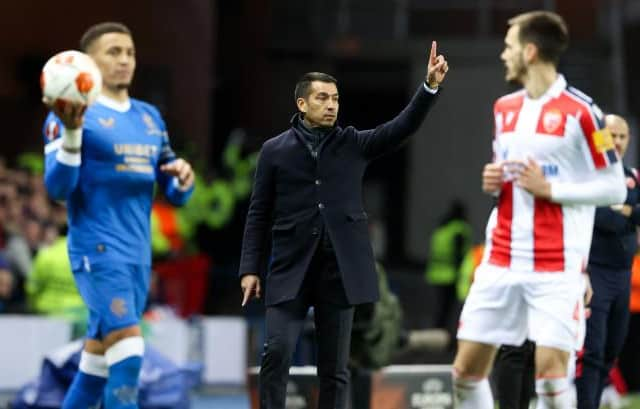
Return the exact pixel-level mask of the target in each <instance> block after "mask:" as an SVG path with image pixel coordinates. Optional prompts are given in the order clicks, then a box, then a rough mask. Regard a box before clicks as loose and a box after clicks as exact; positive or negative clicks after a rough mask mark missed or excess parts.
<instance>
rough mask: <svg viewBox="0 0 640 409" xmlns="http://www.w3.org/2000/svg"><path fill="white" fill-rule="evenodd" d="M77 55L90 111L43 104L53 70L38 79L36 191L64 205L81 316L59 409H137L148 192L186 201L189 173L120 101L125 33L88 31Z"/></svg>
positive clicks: (75, 101)
mask: <svg viewBox="0 0 640 409" xmlns="http://www.w3.org/2000/svg"><path fill="white" fill-rule="evenodd" d="M80 48H81V50H82V52H84V53H86V54H88V55H89V56H90V57H91V58H92V59H93V61H95V64H96V65H97V67H98V69H99V71H100V74H101V77H102V80H101V82H102V90H101V92H100V94H99V95H98V96H97V98H96V101H95V103H93V104H91V105H88V104H90V103H91V98H90V97H87V98H86V99H84V100H83V99H82V98H78V94H74V95H71V96H68V95H67V96H65V95H60V96H57V95H58V94H56V96H54V97H52V95H51V93H50V87H51V86H52V85H51V84H52V81H53V82H55V81H56V80H58V81H59V80H60V78H56V76H55V74H56V72H59V71H56V70H53V71H52V72H48V70H47V69H46V68H45V69H44V70H43V80H42V81H43V91H44V94H45V95H44V98H43V99H44V102H45V104H47V106H49V108H50V109H51V110H52V112H51V113H50V114H49V116H48V117H47V119H46V121H45V124H44V129H43V131H44V139H45V154H46V159H45V185H46V187H47V190H48V192H49V195H50V196H51V197H53V198H54V199H58V200H65V201H66V202H67V207H68V220H69V258H70V260H71V266H72V269H73V274H74V278H75V281H76V285H77V287H78V290H79V292H80V294H81V295H82V298H83V300H84V302H85V303H86V305H87V307H88V309H89V323H88V330H87V338H86V341H85V344H84V350H83V352H82V355H81V358H80V367H79V371H78V373H77V375H76V377H75V379H74V381H73V383H72V385H71V387H70V389H69V391H68V392H67V395H66V397H65V400H64V403H63V406H62V407H63V408H64V409H71V408H87V407H97V406H98V403H99V402H100V401H101V399H102V397H103V396H104V402H103V405H102V406H103V407H104V408H106V409H125V408H126V409H130V408H137V407H138V404H137V385H138V376H139V373H140V368H141V364H142V356H143V354H144V341H143V339H142V336H141V331H140V326H139V321H140V316H141V314H142V310H143V308H144V305H145V302H146V297H147V292H148V288H149V279H150V272H151V245H150V211H151V201H152V198H153V192H154V185H155V184H156V183H157V184H158V185H159V188H160V190H161V191H162V192H163V193H164V195H165V196H166V197H167V199H168V200H169V201H170V202H171V203H173V204H174V205H178V206H179V205H182V204H184V203H185V202H186V201H187V200H188V199H189V197H190V196H191V193H192V192H193V182H194V173H193V170H192V168H191V165H190V164H189V163H188V162H186V161H185V160H183V159H179V158H177V157H176V155H175V154H174V152H173V150H172V149H171V146H170V144H169V137H168V134H167V130H166V126H165V123H164V121H163V119H162V117H161V116H160V113H159V112H158V110H157V109H156V108H155V107H154V106H152V105H150V104H147V103H145V102H142V101H139V100H136V99H133V98H130V97H129V85H130V84H131V81H132V78H133V74H134V70H135V66H136V58H135V48H134V44H133V39H132V36H131V32H130V31H129V29H128V28H127V27H126V26H124V25H123V24H120V23H111V22H106V23H100V24H97V25H94V26H92V27H90V28H89V29H88V30H87V31H86V32H85V34H84V35H83V36H82V39H81V41H80ZM63 54H64V55H67V54H65V53H63ZM54 58H55V57H54ZM79 58H81V57H79ZM65 61H66V62H69V64H71V65H74V64H75V63H74V61H73V59H71V60H68V61H67V60H65V59H61V60H58V63H62V64H63V63H65ZM52 73H53V74H52ZM50 74H51V75H50ZM85 80H86V78H85ZM68 85H69V87H71V88H70V89H73V87H74V85H78V84H77V83H69V84H68ZM80 85H83V86H82V87H80V86H78V87H77V88H78V89H79V90H80V91H82V90H83V89H84V91H89V93H90V92H91V86H87V83H86V82H82V83H81V84H80ZM62 89H65V87H62V88H61V90H62ZM80 94H82V93H80ZM87 95H88V94H87ZM81 96H82V95H81ZM85 96H86V95H85Z"/></svg>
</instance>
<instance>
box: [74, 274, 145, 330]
mask: <svg viewBox="0 0 640 409" xmlns="http://www.w3.org/2000/svg"><path fill="white" fill-rule="evenodd" d="M73 276H74V278H75V281H76V286H77V287H78V292H79V293H80V296H81V297H82V299H83V300H84V303H85V304H86V306H87V308H88V309H89V322H88V325H87V338H91V339H96V340H102V339H103V338H104V337H106V336H107V335H108V334H109V333H110V332H113V331H115V330H118V329H122V328H126V327H130V326H132V325H138V324H139V323H140V318H141V317H142V312H143V311H144V307H145V304H146V302H147V295H148V293H149V282H150V277H151V267H150V266H139V265H133V264H118V263H113V264H101V265H95V264H91V265H90V266H88V267H83V268H78V269H76V270H74V271H73Z"/></svg>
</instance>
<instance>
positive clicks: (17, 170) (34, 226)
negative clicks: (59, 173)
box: [0, 156, 67, 312]
mask: <svg viewBox="0 0 640 409" xmlns="http://www.w3.org/2000/svg"><path fill="white" fill-rule="evenodd" d="M25 159H27V157H26V156H25ZM24 162H25V163H23V164H22V165H21V166H19V167H13V168H10V167H8V166H7V163H6V161H5V159H4V158H0V312H24V311H29V310H30V307H29V305H28V302H27V295H26V293H27V291H26V288H27V286H28V285H29V284H30V282H29V276H30V273H31V271H32V268H33V261H34V257H35V256H36V254H38V252H39V250H40V249H42V248H45V247H48V246H51V245H52V244H54V243H55V241H56V240H57V239H58V238H59V237H60V236H61V235H62V236H64V235H65V230H66V227H65V226H66V217H67V216H66V208H65V207H64V206H63V205H61V204H59V203H56V202H54V201H52V200H50V199H49V198H48V196H47V192H46V190H45V187H44V183H43V179H42V173H41V172H40V171H39V169H38V167H37V166H30V165H29V163H28V161H27V160H25V161H24Z"/></svg>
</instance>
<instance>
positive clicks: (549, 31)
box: [509, 10, 569, 65]
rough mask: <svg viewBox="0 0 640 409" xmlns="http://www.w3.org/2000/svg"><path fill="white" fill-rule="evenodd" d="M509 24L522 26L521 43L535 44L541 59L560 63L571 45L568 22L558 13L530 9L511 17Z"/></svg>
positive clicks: (556, 63)
mask: <svg viewBox="0 0 640 409" xmlns="http://www.w3.org/2000/svg"><path fill="white" fill-rule="evenodd" d="M509 25H510V26H514V25H517V26H518V27H520V33H519V39H520V43H521V44H526V43H533V44H535V45H536V47H538V53H539V55H540V59H542V60H543V61H546V62H550V63H553V64H554V65H558V61H560V57H561V56H562V54H563V53H564V51H565V50H566V49H567V47H568V46H569V29H568V28H567V23H566V22H565V21H564V19H563V18H562V17H561V16H560V15H558V14H556V13H553V12H550V11H541V10H538V11H530V12H528V13H523V14H519V15H517V16H515V17H513V18H511V19H510V20H509Z"/></svg>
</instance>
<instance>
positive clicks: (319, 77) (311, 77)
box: [294, 72, 338, 101]
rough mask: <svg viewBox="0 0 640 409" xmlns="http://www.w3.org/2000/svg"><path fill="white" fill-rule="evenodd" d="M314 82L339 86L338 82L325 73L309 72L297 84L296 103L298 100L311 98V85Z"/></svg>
mask: <svg viewBox="0 0 640 409" xmlns="http://www.w3.org/2000/svg"><path fill="white" fill-rule="evenodd" d="M313 81H320V82H329V83H332V84H336V85H338V80H337V79H335V78H334V77H332V76H331V75H329V74H325V73H323V72H308V73H306V74H304V75H303V76H302V77H300V79H299V80H298V83H297V84H296V90H295V92H294V97H295V100H296V101H297V100H298V98H304V99H307V97H308V96H309V92H310V88H311V83H312V82H313Z"/></svg>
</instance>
